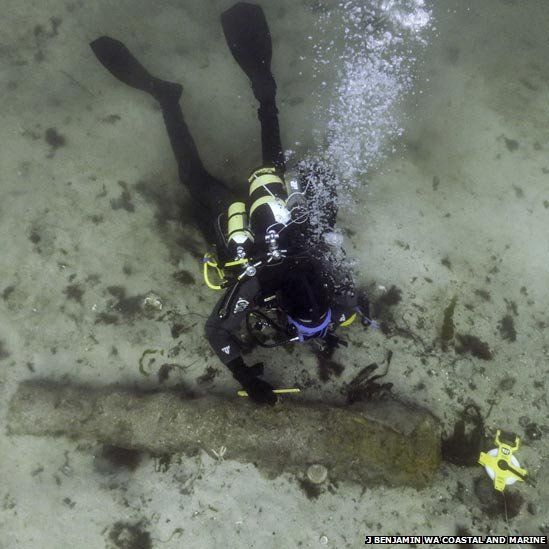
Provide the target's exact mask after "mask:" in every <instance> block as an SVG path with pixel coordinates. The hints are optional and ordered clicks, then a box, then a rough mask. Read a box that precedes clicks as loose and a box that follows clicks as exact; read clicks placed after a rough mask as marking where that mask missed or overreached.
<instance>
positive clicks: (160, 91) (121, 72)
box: [90, 36, 183, 101]
mask: <svg viewBox="0 0 549 549" xmlns="http://www.w3.org/2000/svg"><path fill="white" fill-rule="evenodd" d="M90 47H91V49H92V50H93V53H94V54H95V56H96V57H97V59H98V60H99V62H100V63H101V64H102V65H103V66H104V67H105V68H106V69H107V70H108V71H109V72H110V73H111V74H112V75H113V76H114V77H116V78H117V79H118V80H120V81H121V82H123V83H124V84H126V85H128V86H131V87H132V88H135V89H137V90H141V91H144V92H147V93H149V94H151V95H152V96H153V97H155V98H156V99H157V100H158V101H163V100H173V101H179V98H180V97H181V93H182V91H183V87H182V86H181V85H180V84H176V83H172V82H166V81H165V80H161V79H159V78H155V77H154V76H152V75H151V74H150V73H149V71H147V69H146V68H145V67H144V66H143V65H142V64H141V63H140V62H139V61H138V60H137V59H136V58H135V57H134V56H133V54H132V53H131V52H130V50H129V49H128V48H127V47H126V46H125V45H124V44H123V43H122V42H119V41H118V40H115V39H114V38H111V37H110V36H101V37H100V38H97V39H96V40H94V41H93V42H90Z"/></svg>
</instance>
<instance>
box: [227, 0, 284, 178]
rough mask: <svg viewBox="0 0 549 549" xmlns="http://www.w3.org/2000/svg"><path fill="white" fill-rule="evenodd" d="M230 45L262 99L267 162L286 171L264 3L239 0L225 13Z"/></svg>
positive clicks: (260, 114)
mask: <svg viewBox="0 0 549 549" xmlns="http://www.w3.org/2000/svg"><path fill="white" fill-rule="evenodd" d="M221 25H222V27H223V32H224V34H225V39H226V40H227V45H228V46H229V49H230V50H231V53H232V54H233V57H234V58H235V60H236V62H237V63H238V64H239V65H240V67H241V69H242V70H243V71H244V72H245V73H246V75H247V76H248V78H249V79H250V82H251V84H252V90H253V92H254V95H255V97H256V99H257V100H258V101H259V110H258V117H259V121H260V123H261V144H262V151H263V164H264V165H266V166H275V167H276V168H277V169H278V170H279V171H281V172H284V169H285V163H284V153H283V150H282V145H281V142H280V129H279V124H278V116H277V115H278V110H277V108H276V102H275V95H276V83H275V81H274V78H273V75H272V74H271V58H272V41H271V33H270V30H269V25H268V24H267V20H266V19H265V14H264V13H263V9H262V8H261V6H258V5H256V4H250V3H247V2H238V3H237V4H235V5H234V6H232V7H231V8H229V9H228V10H226V11H224V12H223V13H222V14H221Z"/></svg>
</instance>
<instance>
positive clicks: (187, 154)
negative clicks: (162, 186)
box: [159, 99, 235, 219]
mask: <svg viewBox="0 0 549 549" xmlns="http://www.w3.org/2000/svg"><path fill="white" fill-rule="evenodd" d="M159 102H160V107H161V108H162V116H163V117H164V123H165V125H166V130H167V132H168V136H169V138H170V143H171V146H172V150H173V153H174V156H175V158H176V160H177V164H178V168H179V179H180V180H181V182H182V183H183V184H184V185H186V186H187V188H188V189H189V192H190V194H191V196H192V198H193V200H195V201H196V202H198V203H199V204H200V206H201V207H202V208H203V209H205V210H206V211H207V212H208V217H210V218H211V219H216V218H217V216H218V215H219V214H220V213H222V212H224V211H226V210H227V208H228V207H229V204H230V203H231V202H234V200H235V196H234V193H233V192H232V191H231V190H230V189H229V188H228V187H227V186H226V185H225V184H224V183H223V182H222V181H220V180H219V179H216V178H215V177H213V176H212V175H211V174H210V173H208V171H207V170H206V168H204V164H202V160H201V159H200V155H199V154H198V149H197V148H196V144H195V142H194V139H193V138H192V135H191V133H190V132H189V128H188V126H187V123H186V122H185V119H184V118H183V113H182V112H181V108H180V106H179V102H178V101H173V100H171V99H167V100H162V99H161V100H159Z"/></svg>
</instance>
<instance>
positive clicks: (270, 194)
mask: <svg viewBox="0 0 549 549" xmlns="http://www.w3.org/2000/svg"><path fill="white" fill-rule="evenodd" d="M248 183H249V184H250V190H249V195H250V202H249V204H250V228H251V230H252V232H253V234H254V235H265V234H266V233H267V231H268V230H269V229H270V228H273V227H274V226H277V225H278V226H279V228H281V227H282V226H286V225H287V224H288V223H289V222H290V221H291V216H290V212H289V211H288V208H287V207H286V200H287V198H288V194H287V192H286V185H285V183H284V181H283V179H282V178H281V177H280V175H278V174H277V173H276V170H275V168H272V167H270V166H266V167H263V168H259V169H257V170H255V171H254V172H253V173H252V175H250V177H249V178H248ZM258 243H259V242H258Z"/></svg>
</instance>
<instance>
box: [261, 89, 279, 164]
mask: <svg viewBox="0 0 549 549" xmlns="http://www.w3.org/2000/svg"><path fill="white" fill-rule="evenodd" d="M256 97H257V96H256ZM257 117H258V118H259V123H260V124H261V150H262V156H263V164H264V165H265V166H274V167H275V168H277V170H278V171H280V172H282V173H284V171H285V169H286V163H285V160H284V151H283V149H282V142H281V140H280V126H279V123H278V109H277V108H276V102H275V100H274V97H273V99H272V100H268V101H261V100H260V102H259V109H258V111H257Z"/></svg>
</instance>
